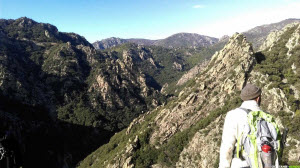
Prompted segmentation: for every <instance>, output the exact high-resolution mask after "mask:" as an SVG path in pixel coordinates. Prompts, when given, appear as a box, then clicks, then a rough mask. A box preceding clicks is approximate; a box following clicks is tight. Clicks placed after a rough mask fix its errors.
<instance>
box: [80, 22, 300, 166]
mask: <svg viewBox="0 0 300 168" xmlns="http://www.w3.org/2000/svg"><path fill="white" fill-rule="evenodd" d="M288 27H289V28H284V29H283V33H281V34H279V37H278V38H277V39H279V40H278V41H274V42H272V43H273V46H275V47H273V48H272V49H270V48H267V49H265V50H263V51H262V52H257V53H255V52H254V51H253V49H252V45H251V44H250V43H248V42H247V40H246V38H245V37H244V36H243V35H242V34H235V35H233V36H232V37H231V38H230V39H229V42H228V43H227V44H226V45H225V47H224V48H223V49H222V50H221V51H219V52H217V53H215V55H214V56H213V57H212V59H211V61H210V62H209V63H208V65H207V66H206V68H204V70H203V71H202V72H200V73H199V74H198V75H197V76H196V77H195V78H193V79H191V80H189V81H188V82H186V83H185V84H184V87H183V89H182V90H181V91H179V92H180V93H179V94H178V96H177V97H173V98H172V99H170V101H169V102H168V103H167V104H164V105H161V106H158V107H157V108H156V109H155V110H152V111H149V112H148V113H146V114H144V115H141V116H140V117H139V118H137V119H135V120H134V121H133V122H132V123H131V124H130V126H129V127H128V128H127V130H123V131H121V132H120V133H118V134H116V135H115V136H113V137H112V139H111V140H110V142H109V143H108V144H106V145H103V146H102V147H100V148H99V149H98V150H96V151H95V152H94V153H92V154H91V155H89V156H88V157H87V158H86V159H85V160H83V161H82V162H81V163H80V165H79V167H156V168H160V167H217V166H218V153H219V147H220V141H221V134H222V126H223V122H224V117H225V115H226V113H227V112H228V111H229V110H231V109H233V108H235V107H238V106H239V105H240V103H241V100H240V98H239V93H240V90H241V89H242V87H243V86H244V85H245V84H246V83H248V82H251V83H254V84H256V85H258V86H260V87H261V88H262V90H263V96H262V97H263V101H262V104H263V106H262V108H263V109H264V110H265V111H268V112H270V113H271V114H273V115H274V116H275V117H276V120H277V122H278V123H279V124H280V125H281V129H282V128H283V127H288V128H289V129H290V133H289V135H288V142H287V145H286V146H287V147H286V148H285V149H284V151H283V160H282V164H290V165H299V164H300V162H299V156H300V151H299V144H300V143H299V142H300V137H299V118H300V115H299V114H300V113H299V111H300V110H299V81H298V77H297V76H298V74H299V73H298V67H299V66H298V64H297V63H296V62H299V61H298V60H299V45H298V44H299V38H298V36H299V24H294V25H289V26H288ZM266 43H268V42H266ZM289 53H290V54H291V55H290V56H289ZM277 60H278V61H277Z"/></svg>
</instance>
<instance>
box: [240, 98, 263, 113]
mask: <svg viewBox="0 0 300 168" xmlns="http://www.w3.org/2000/svg"><path fill="white" fill-rule="evenodd" d="M241 108H245V109H250V110H252V111H261V109H260V108H259V106H258V104H257V102H256V101H255V100H247V101H244V102H243V103H242V105H241Z"/></svg>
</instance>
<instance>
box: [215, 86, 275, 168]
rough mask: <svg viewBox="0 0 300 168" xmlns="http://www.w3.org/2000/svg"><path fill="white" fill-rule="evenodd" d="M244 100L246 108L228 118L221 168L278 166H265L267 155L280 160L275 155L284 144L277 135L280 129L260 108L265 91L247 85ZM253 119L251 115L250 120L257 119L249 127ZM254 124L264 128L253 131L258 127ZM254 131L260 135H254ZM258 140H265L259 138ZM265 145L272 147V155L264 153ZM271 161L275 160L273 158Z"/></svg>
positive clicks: (229, 113)
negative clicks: (280, 145) (262, 93)
mask: <svg viewBox="0 0 300 168" xmlns="http://www.w3.org/2000/svg"><path fill="white" fill-rule="evenodd" d="M240 96H241V99H242V100H243V103H242V105H241V106H240V107H239V108H236V109H234V110H231V111H229V112H228V113H227V115H226V118H225V123H224V127H223V134H222V144H221V148H220V163H219V168H241V167H243V168H250V167H251V168H254V167H255V168H256V167H260V168H262V167H269V166H271V167H272V166H273V165H274V164H275V163H274V162H275V161H273V160H275V159H273V160H272V163H270V165H269V166H268V165H267V163H265V162H263V161H264V160H263V159H264V158H263V157H265V155H268V157H269V155H270V154H272V157H273V158H276V157H275V154H277V153H275V152H273V153H271V152H272V151H276V150H277V149H278V150H279V142H280V141H279V140H278V137H280V136H277V134H279V132H278V127H277V125H276V124H275V122H274V119H273V118H272V116H271V115H270V114H267V113H265V112H262V110H261V109H260V107H259V106H260V103H261V89H260V88H258V87H256V86H255V85H253V84H247V85H246V86H245V87H244V88H243V89H242V91H241V95H240ZM249 115H251V117H250V118H251V119H253V120H251V121H252V122H251V123H249ZM256 118H257V120H259V119H260V118H263V119H266V120H267V121H264V120H259V123H258V122H257V120H255V119H256ZM253 123H258V124H257V125H260V124H261V125H263V126H259V128H258V126H257V127H255V126H254V127H252V125H256V124H253ZM256 128H258V129H256ZM255 129H256V130H255ZM269 129H270V130H269ZM253 130H255V131H256V132H254V133H253ZM258 132H259V133H258ZM261 132H263V133H261ZM250 133H251V134H250ZM250 135H251V136H250ZM257 136H261V137H258V138H257ZM274 139H275V140H274ZM277 140H278V141H277ZM269 141H270V142H269ZM270 144H272V145H270ZM264 145H269V146H271V148H273V149H271V148H270V149H266V150H269V151H267V153H263V152H262V149H263V151H264V150H265V149H264V148H261V147H260V146H264ZM264 147H265V146H264ZM267 147H268V146H267ZM253 151H254V152H253ZM277 156H278V155H277ZM259 158H261V159H259ZM269 158H271V156H270V157H269ZM277 158H278V157H277ZM262 160H263V161H262ZM276 163H277V164H278V159H276Z"/></svg>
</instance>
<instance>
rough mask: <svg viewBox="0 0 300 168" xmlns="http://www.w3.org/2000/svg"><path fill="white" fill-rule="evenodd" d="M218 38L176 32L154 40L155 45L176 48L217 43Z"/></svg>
mask: <svg viewBox="0 0 300 168" xmlns="http://www.w3.org/2000/svg"><path fill="white" fill-rule="evenodd" d="M218 41H219V40H218V39H217V38H214V37H209V36H203V35H199V34H196V33H177V34H174V35H172V36H170V37H167V38H165V39H162V40H158V41H157V42H155V45H158V46H163V47H168V48H177V47H187V48H196V47H207V46H210V45H212V44H215V43H217V42H218Z"/></svg>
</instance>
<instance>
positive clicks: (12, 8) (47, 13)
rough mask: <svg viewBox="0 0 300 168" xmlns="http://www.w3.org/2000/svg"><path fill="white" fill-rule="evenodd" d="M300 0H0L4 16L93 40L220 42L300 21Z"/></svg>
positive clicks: (2, 17)
mask: <svg viewBox="0 0 300 168" xmlns="http://www.w3.org/2000/svg"><path fill="white" fill-rule="evenodd" d="M299 11H300V0H263V1H262V0H0V18H1V19H17V18H20V17H28V18H31V19H33V20H35V21H37V22H42V23H50V24H53V25H55V26H56V27H57V28H58V30H59V31H61V32H74V33H77V34H80V35H82V36H84V37H85V38H86V39H87V40H88V41H89V42H91V43H92V42H95V41H96V40H102V39H105V38H109V37H119V38H146V39H153V40H154V39H163V38H166V37H168V36H170V35H172V34H175V33H180V32H187V33H198V34H202V35H207V36H212V37H217V38H220V37H222V36H223V35H232V34H233V33H235V32H244V31H247V30H249V29H251V28H254V27H255V26H260V25H263V24H269V23H275V22H279V21H282V20H284V19H288V18H300V12H299Z"/></svg>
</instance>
